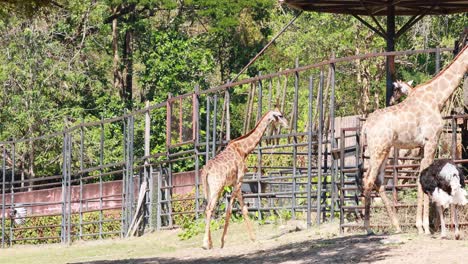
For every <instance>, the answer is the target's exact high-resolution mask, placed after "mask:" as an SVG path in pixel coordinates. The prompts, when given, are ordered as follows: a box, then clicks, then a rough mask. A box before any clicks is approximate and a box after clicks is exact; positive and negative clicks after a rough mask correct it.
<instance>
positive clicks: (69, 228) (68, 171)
mask: <svg viewBox="0 0 468 264" xmlns="http://www.w3.org/2000/svg"><path fill="white" fill-rule="evenodd" d="M67 143H68V153H67V176H68V177H67V178H68V215H67V221H68V227H67V236H68V240H67V242H68V245H70V244H71V241H72V239H71V228H72V223H71V222H72V207H71V206H72V205H71V199H72V187H71V158H72V135H71V134H68V142H67Z"/></svg>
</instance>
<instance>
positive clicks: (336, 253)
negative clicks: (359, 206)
mask: <svg viewBox="0 0 468 264" xmlns="http://www.w3.org/2000/svg"><path fill="white" fill-rule="evenodd" d="M302 225H303V224H302V223H300V222H290V223H288V224H287V225H284V226H275V225H264V226H256V234H257V240H256V242H251V241H249V240H248V237H247V235H246V232H245V231H246V228H245V226H244V225H243V224H232V225H231V226H230V229H229V232H228V237H227V242H226V246H225V248H224V249H220V248H219V244H220V243H219V239H220V235H221V230H217V231H215V232H214V236H213V239H214V246H215V248H214V249H213V250H209V251H207V250H203V249H201V248H200V246H201V235H199V236H197V237H195V238H193V239H190V240H186V241H180V240H179V239H178V237H177V232H178V231H177V230H172V231H162V232H155V233H152V234H147V235H145V236H143V237H139V238H132V239H127V240H122V239H117V240H103V241H93V242H78V243H75V244H73V245H72V246H60V245H48V246H15V247H13V248H11V249H4V250H0V263H47V264H52V263H86V264H129V263H132V264H150V263H151V264H159V263H161V264H165V263H182V264H185V263H201V264H204V263H391V264H395V263H412V264H419V263H420V264H423V263H424V264H426V263H468V238H467V237H466V234H465V235H464V239H465V240H460V241H455V240H440V239H438V238H436V237H427V236H418V235H416V234H415V233H405V234H400V235H375V236H366V235H364V234H362V233H355V234H345V235H344V236H340V235H339V232H338V228H337V225H336V224H325V225H322V226H320V228H317V227H314V228H311V229H307V230H299V229H301V228H303V226H302Z"/></svg>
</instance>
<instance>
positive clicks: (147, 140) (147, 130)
mask: <svg viewBox="0 0 468 264" xmlns="http://www.w3.org/2000/svg"><path fill="white" fill-rule="evenodd" d="M149 106H150V103H149V101H146V102H145V107H146V112H145V138H144V141H145V162H144V181H145V182H146V183H147V184H148V187H149V188H148V192H149V193H148V194H147V195H146V204H147V208H148V214H149V217H148V222H149V226H150V228H151V229H153V228H154V226H153V218H152V216H153V214H152V212H153V207H152V206H151V200H152V199H153V196H152V189H153V186H152V182H151V180H150V179H151V176H150V175H151V172H150V170H151V168H150V162H149V155H150V149H151V146H150V137H151V117H150V111H149Z"/></svg>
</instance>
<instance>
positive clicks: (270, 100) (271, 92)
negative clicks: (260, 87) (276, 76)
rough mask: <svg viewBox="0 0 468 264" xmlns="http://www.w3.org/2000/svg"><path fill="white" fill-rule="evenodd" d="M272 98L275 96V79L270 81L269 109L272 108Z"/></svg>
mask: <svg viewBox="0 0 468 264" xmlns="http://www.w3.org/2000/svg"><path fill="white" fill-rule="evenodd" d="M272 98H273V79H270V80H269V82H268V110H271V109H272Z"/></svg>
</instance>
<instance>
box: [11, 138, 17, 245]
mask: <svg viewBox="0 0 468 264" xmlns="http://www.w3.org/2000/svg"><path fill="white" fill-rule="evenodd" d="M13 141H14V142H13V144H12V145H11V148H12V149H11V152H12V154H11V156H12V157H11V159H12V165H11V185H10V197H11V198H10V208H11V209H13V207H14V206H15V184H14V182H15V168H16V141H15V140H14V139H13ZM13 240H14V233H13V221H11V222H10V247H11V245H12V244H13Z"/></svg>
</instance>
